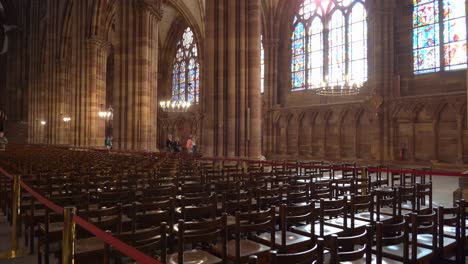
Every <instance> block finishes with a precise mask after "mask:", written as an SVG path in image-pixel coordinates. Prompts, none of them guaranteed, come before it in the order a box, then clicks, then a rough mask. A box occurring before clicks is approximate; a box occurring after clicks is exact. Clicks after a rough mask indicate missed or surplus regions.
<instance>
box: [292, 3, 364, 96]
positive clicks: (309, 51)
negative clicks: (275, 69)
mask: <svg viewBox="0 0 468 264" xmlns="http://www.w3.org/2000/svg"><path fill="white" fill-rule="evenodd" d="M325 28H327V29H328V30H326V31H325V30H324V29H325ZM325 43H326V44H327V45H325ZM291 55H292V56H291V73H292V74H291V77H292V90H293V91H296V90H303V89H314V88H319V87H320V86H321V85H322V83H323V82H324V81H328V82H329V83H330V84H335V83H339V84H341V83H344V82H345V80H346V79H345V78H346V76H348V77H349V81H351V82H357V83H363V82H365V81H366V80H367V71H368V69H367V12H366V7H365V0H303V1H302V3H301V5H300V8H299V10H298V11H297V13H296V16H295V17H294V32H293V34H292V39H291Z"/></svg>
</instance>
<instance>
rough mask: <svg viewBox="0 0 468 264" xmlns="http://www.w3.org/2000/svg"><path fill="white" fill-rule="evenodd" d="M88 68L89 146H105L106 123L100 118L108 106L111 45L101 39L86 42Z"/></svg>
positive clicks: (87, 113) (87, 121)
mask: <svg viewBox="0 0 468 264" xmlns="http://www.w3.org/2000/svg"><path fill="white" fill-rule="evenodd" d="M85 43H86V57H87V64H86V68H87V71H88V74H87V75H86V76H87V88H88V93H87V105H88V107H87V108H88V109H89V110H88V111H87V112H86V124H87V126H88V129H86V138H87V144H86V145H87V146H103V144H104V143H103V142H104V137H105V121H104V120H101V119H100V118H99V116H98V113H99V111H101V110H102V108H105V109H107V108H108V107H109V106H108V105H106V72H107V56H108V54H109V51H110V48H111V44H110V43H109V42H108V41H107V40H104V39H101V38H99V37H92V38H89V39H87V40H86V42H85Z"/></svg>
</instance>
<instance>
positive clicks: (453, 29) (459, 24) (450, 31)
mask: <svg viewBox="0 0 468 264" xmlns="http://www.w3.org/2000/svg"><path fill="white" fill-rule="evenodd" d="M460 40H466V19H465V18H464V17H463V18H458V19H453V20H449V21H447V22H444V42H445V43H448V42H456V41H460Z"/></svg>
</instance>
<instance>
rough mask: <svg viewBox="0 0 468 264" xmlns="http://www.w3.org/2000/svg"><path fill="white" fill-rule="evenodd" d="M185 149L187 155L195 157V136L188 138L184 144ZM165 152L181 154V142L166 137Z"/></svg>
mask: <svg viewBox="0 0 468 264" xmlns="http://www.w3.org/2000/svg"><path fill="white" fill-rule="evenodd" d="M185 147H186V148H187V153H188V154H192V155H196V154H197V144H196V141H195V136H190V137H189V138H188V139H187V143H186V144H185ZM166 150H167V152H170V153H180V152H182V142H180V138H179V137H176V138H175V140H173V139H172V135H168V136H167V140H166Z"/></svg>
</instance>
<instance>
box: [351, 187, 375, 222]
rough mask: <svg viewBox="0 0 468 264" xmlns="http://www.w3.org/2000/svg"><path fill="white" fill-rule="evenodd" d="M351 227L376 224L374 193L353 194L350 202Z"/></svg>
mask: <svg viewBox="0 0 468 264" xmlns="http://www.w3.org/2000/svg"><path fill="white" fill-rule="evenodd" d="M349 214H350V220H351V221H350V222H351V229H355V228H361V227H365V226H366V225H369V224H371V225H372V224H374V220H375V217H376V215H375V212H374V195H373V194H369V195H355V194H352V195H351V204H350V211H349Z"/></svg>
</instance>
